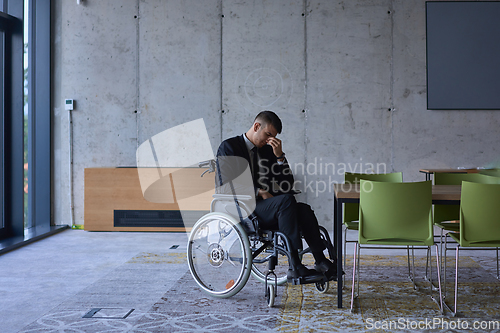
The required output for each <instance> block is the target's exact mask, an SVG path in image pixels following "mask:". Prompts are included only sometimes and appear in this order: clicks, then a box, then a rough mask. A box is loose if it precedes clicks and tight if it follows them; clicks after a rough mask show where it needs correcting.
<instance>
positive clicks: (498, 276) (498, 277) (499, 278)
mask: <svg viewBox="0 0 500 333" xmlns="http://www.w3.org/2000/svg"><path fill="white" fill-rule="evenodd" d="M496 249H497V280H500V275H499V274H498V247H497V248H496Z"/></svg>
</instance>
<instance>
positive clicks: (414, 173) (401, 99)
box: [394, 0, 500, 180]
mask: <svg viewBox="0 0 500 333" xmlns="http://www.w3.org/2000/svg"><path fill="white" fill-rule="evenodd" d="M394 10H395V17H394V20H395V21H394V107H395V109H396V110H395V112H394V166H395V169H396V170H397V171H403V174H404V178H405V180H423V179H424V177H423V175H422V174H419V173H418V170H419V169H420V168H426V167H434V168H439V167H443V168H448V167H451V168H456V167H476V166H487V167H492V166H494V165H495V164H498V163H499V162H500V148H499V146H498V142H499V140H500V126H499V122H500V114H499V113H498V111H458V110H457V111H430V110H427V105H426V103H427V102H426V98H427V96H426V76H425V69H426V67H425V1H423V0H421V1H403V0H400V1H395V3H394Z"/></svg>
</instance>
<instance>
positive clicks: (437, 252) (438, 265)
mask: <svg viewBox="0 0 500 333" xmlns="http://www.w3.org/2000/svg"><path fill="white" fill-rule="evenodd" d="M429 250H430V247H429ZM429 252H430V251H429ZM430 257H431V261H432V254H430ZM430 267H431V276H432V262H431V263H430ZM436 268H437V279H438V290H439V304H438V306H439V310H440V311H441V314H444V307H443V292H442V289H441V273H440V269H441V266H440V261H439V250H438V246H437V245H436ZM433 289H434V286H433V284H432V280H431V294H432V290H433ZM433 299H434V298H433Z"/></svg>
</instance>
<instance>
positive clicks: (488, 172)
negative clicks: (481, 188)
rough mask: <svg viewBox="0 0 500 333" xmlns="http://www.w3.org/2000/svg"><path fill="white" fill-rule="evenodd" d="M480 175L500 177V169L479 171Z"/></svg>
mask: <svg viewBox="0 0 500 333" xmlns="http://www.w3.org/2000/svg"><path fill="white" fill-rule="evenodd" d="M479 173H480V174H482V175H488V176H494V177H500V169H483V170H479Z"/></svg>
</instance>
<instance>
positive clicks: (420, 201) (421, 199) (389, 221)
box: [351, 180, 443, 312]
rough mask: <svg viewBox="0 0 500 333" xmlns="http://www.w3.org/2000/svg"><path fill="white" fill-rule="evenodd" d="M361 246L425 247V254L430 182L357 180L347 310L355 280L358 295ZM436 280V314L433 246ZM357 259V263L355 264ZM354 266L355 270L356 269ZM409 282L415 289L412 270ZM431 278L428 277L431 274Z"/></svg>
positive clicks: (430, 234)
mask: <svg viewBox="0 0 500 333" xmlns="http://www.w3.org/2000/svg"><path fill="white" fill-rule="evenodd" d="M365 245H369V246H373V245H385V246H386V245H399V246H406V247H409V246H412V247H413V246H425V247H427V251H428V252H429V250H430V247H431V246H432V245H436V244H435V243H434V234H433V224H432V184H431V181H426V182H416V183H384V182H374V181H366V180H361V184H360V202H359V232H358V243H356V244H355V248H354V263H353V273H352V295H351V311H352V309H353V306H354V298H355V294H356V292H355V288H356V287H355V284H356V277H357V278H358V279H357V280H358V283H357V285H358V287H357V289H358V292H357V293H358V294H359V256H360V248H361V247H364V246H365ZM436 257H437V261H436V263H437V267H438V270H437V275H438V276H437V278H438V284H439V302H438V301H437V300H436V299H435V298H434V297H432V290H433V288H432V281H431V297H432V299H433V300H434V301H435V302H436V303H437V304H438V306H439V308H440V311H441V312H442V311H443V300H442V295H441V277H440V270H439V253H438V249H437V245H436ZM356 258H357V262H356ZM356 266H357V267H356ZM412 273H413V276H412V282H413V285H414V288H415V271H414V270H413V272H412ZM431 275H432V274H431Z"/></svg>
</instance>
